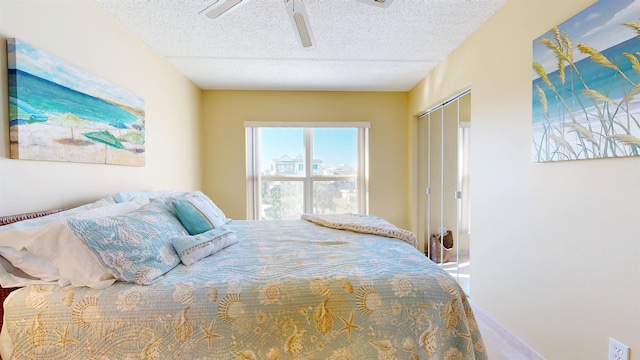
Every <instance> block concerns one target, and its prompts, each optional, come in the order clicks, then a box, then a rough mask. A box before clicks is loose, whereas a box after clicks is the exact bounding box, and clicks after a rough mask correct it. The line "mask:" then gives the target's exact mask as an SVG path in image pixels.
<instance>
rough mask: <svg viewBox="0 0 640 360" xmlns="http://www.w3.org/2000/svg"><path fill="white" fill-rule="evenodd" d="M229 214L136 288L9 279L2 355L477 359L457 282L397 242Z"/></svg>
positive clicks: (480, 353)
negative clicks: (220, 236) (191, 259)
mask: <svg viewBox="0 0 640 360" xmlns="http://www.w3.org/2000/svg"><path fill="white" fill-rule="evenodd" d="M228 226H229V228H230V229H232V230H233V231H234V233H235V234H236V236H237V237H238V239H239V242H238V243H237V244H235V245H232V246H229V247H227V248H225V249H224V250H221V251H220V252H218V253H216V254H214V255H212V256H209V257H206V258H204V259H202V260H200V261H198V262H196V263H194V264H192V265H190V266H185V265H183V264H180V265H178V266H177V267H175V268H174V269H173V270H171V271H169V272H168V273H166V274H165V275H164V276H163V278H162V279H161V280H160V281H157V282H155V283H153V284H151V285H148V286H143V285H137V284H132V283H126V282H116V283H115V284H114V285H112V286H110V287H108V288H106V289H103V290H95V289H91V288H88V287H62V288H61V287H59V286H57V285H47V284H39V285H30V286H27V287H24V288H22V289H20V290H17V291H14V292H13V293H11V294H10V295H9V297H8V298H7V300H6V301H5V318H4V320H5V321H4V325H3V329H2V333H1V345H2V351H1V355H2V357H3V359H5V360H8V359H80V358H82V359H112V360H115V359H292V358H293V359H331V360H337V359H412V360H415V359H486V353H485V350H484V345H483V342H482V338H481V334H480V332H479V331H478V327H477V324H476V321H475V318H474V315H473V312H472V310H471V308H470V306H469V302H468V301H467V298H466V296H465V294H464V293H463V291H462V290H461V289H460V287H459V286H458V284H457V283H456V281H455V280H454V279H453V278H452V277H451V276H449V275H448V274H447V273H446V272H445V271H444V270H443V269H442V268H441V267H439V266H438V265H436V264H435V263H433V262H431V261H430V260H429V259H428V258H427V257H426V256H424V254H422V253H421V252H419V251H418V250H416V249H415V248H414V247H413V246H411V245H409V244H407V243H406V242H403V241H401V240H397V239H392V238H387V237H383V236H376V235H370V234H361V233H355V232H351V231H344V230H336V229H331V228H327V227H323V226H319V225H316V224H313V223H311V222H308V221H305V220H288V221H268V222H267V221H239V220H234V221H232V222H231V223H229V224H228Z"/></svg>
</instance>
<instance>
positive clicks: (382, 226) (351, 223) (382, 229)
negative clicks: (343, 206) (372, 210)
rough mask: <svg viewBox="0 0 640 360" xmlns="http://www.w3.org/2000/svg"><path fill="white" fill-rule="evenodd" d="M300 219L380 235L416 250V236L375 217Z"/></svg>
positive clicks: (315, 217)
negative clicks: (406, 244)
mask: <svg viewBox="0 0 640 360" xmlns="http://www.w3.org/2000/svg"><path fill="white" fill-rule="evenodd" d="M301 217H302V218H303V219H304V220H308V221H311V222H312V223H314V224H318V225H322V226H326V227H330V228H333V229H339V230H350V231H354V232H359V233H364V234H372V235H380V236H386V237H390V238H394V239H398V240H402V241H404V242H406V243H408V244H409V245H411V246H413V247H415V248H416V249H417V248H418V239H417V238H416V234H414V233H413V232H411V231H409V230H404V229H400V228H398V227H397V226H395V225H393V224H391V223H390V222H388V221H386V220H384V219H382V218H379V217H376V216H371V215H363V214H331V215H316V214H302V216H301Z"/></svg>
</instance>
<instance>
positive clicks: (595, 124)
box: [532, 0, 640, 162]
mask: <svg viewBox="0 0 640 360" xmlns="http://www.w3.org/2000/svg"><path fill="white" fill-rule="evenodd" d="M532 90H533V113H532V117H533V119H532V138H533V139H532V141H533V142H532V160H533V161H534V162H548V161H564V160H579V159H596V158H611V157H623V156H638V155H639V154H640V96H638V93H640V2H638V1H634V0H600V1H598V2H596V3H595V4H593V5H592V6H590V7H588V8H587V9H585V10H584V11H582V12H580V13H579V14H577V15H576V16H574V17H573V18H571V19H569V20H567V21H566V22H564V23H562V24H561V25H559V26H557V27H555V28H553V29H551V30H550V31H549V32H547V33H545V34H543V35H542V36H540V37H539V38H537V39H535V40H534V41H533V89H532Z"/></svg>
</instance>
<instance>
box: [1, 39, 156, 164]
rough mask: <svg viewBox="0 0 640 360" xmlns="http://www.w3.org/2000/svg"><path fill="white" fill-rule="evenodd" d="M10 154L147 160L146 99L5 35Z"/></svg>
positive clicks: (103, 160)
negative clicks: (145, 134) (145, 133)
mask: <svg viewBox="0 0 640 360" xmlns="http://www.w3.org/2000/svg"><path fill="white" fill-rule="evenodd" d="M7 55H8V78H9V137H10V157H11V158H12V159H25V160H50V161H72V162H85V163H102V164H116V165H131V166H144V164H145V141H144V139H145V136H144V132H145V125H144V99H143V98H142V97H140V96H138V95H136V94H134V93H132V92H131V91H129V90H127V89H124V88H122V87H120V86H117V85H115V84H112V83H110V82H108V81H106V80H104V79H101V78H99V77H97V76H95V75H93V74H91V73H89V72H87V71H85V70H82V69H80V68H78V67H76V66H74V65H72V64H70V63H68V62H66V61H64V60H61V59H59V58H57V57H54V56H52V55H50V54H48V53H46V52H44V51H42V50H40V49H38V48H36V47H34V46H31V45H29V44H27V43H25V42H24V41H21V40H19V39H15V38H11V39H7Z"/></svg>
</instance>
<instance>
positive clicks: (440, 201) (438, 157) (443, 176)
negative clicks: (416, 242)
mask: <svg viewBox="0 0 640 360" xmlns="http://www.w3.org/2000/svg"><path fill="white" fill-rule="evenodd" d="M470 96H471V95H470V93H469V92H466V93H463V94H461V95H460V96H457V97H455V98H453V99H451V100H449V101H446V102H445V103H443V104H441V105H439V106H436V107H434V108H433V109H431V110H430V111H428V112H426V113H425V114H423V116H421V117H420V118H419V119H418V132H419V140H418V154H419V155H418V162H419V166H418V186H419V191H418V193H419V194H420V198H419V199H418V203H419V209H418V215H419V216H420V217H419V219H420V221H419V224H418V235H419V236H420V237H421V238H422V239H424V244H425V252H426V253H427V254H428V255H429V256H430V257H431V258H432V259H433V260H434V261H436V262H437V263H439V264H441V265H442V266H443V268H445V269H446V270H447V271H448V272H449V273H451V274H452V275H453V276H454V277H455V278H456V279H457V280H458V281H459V282H460V284H461V285H462V286H463V289H464V290H465V292H467V294H468V293H469V278H470V274H469V265H470V262H469V251H468V249H469V224H468V215H469V214H468V206H467V205H468V196H469V191H468V188H469V174H468V168H469V167H468V162H469V156H468V154H466V155H465V153H464V149H467V148H468V147H465V143H466V145H468V137H469V131H468V127H469V124H470V123H469V120H470V105H471V102H470ZM462 128H466V129H467V130H466V132H465V131H464V130H461V129H462ZM465 163H466V166H464V165H465ZM463 175H465V176H466V177H464V178H463ZM463 190H464V191H463ZM463 197H464V199H463ZM463 206H466V207H464V208H463ZM463 210H466V211H463ZM462 217H464V219H466V220H467V221H466V222H465V221H463V218H462ZM432 236H435V239H436V240H439V242H438V244H434V243H433V241H431V239H432ZM451 240H453V241H451Z"/></svg>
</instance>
